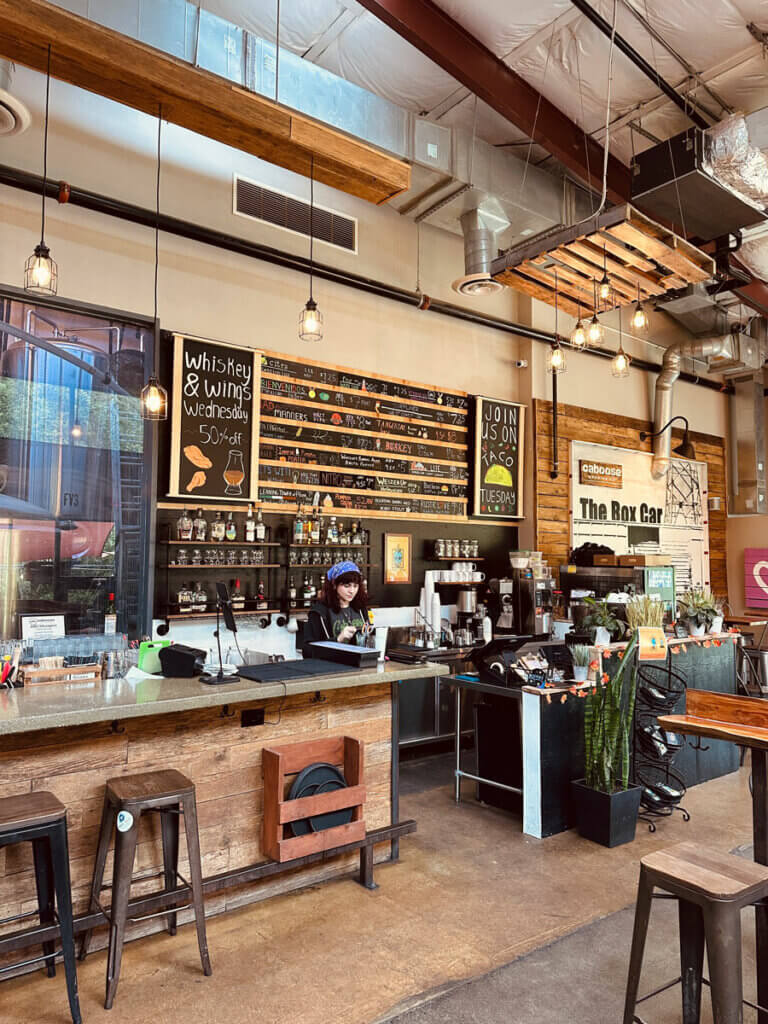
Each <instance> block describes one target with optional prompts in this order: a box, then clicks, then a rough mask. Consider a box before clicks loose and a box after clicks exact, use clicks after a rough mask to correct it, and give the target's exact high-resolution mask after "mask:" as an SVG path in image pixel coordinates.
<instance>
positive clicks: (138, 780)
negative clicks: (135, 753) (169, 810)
mask: <svg viewBox="0 0 768 1024" xmlns="http://www.w3.org/2000/svg"><path fill="white" fill-rule="evenodd" d="M194 791H195V786H194V783H193V782H191V781H190V780H189V779H188V778H187V777H186V775H182V774H181V772H177V771H176V770H175V769H174V768H168V769H166V770H165V771H157V772H142V773H140V774H138V775H121V776H119V777H118V778H115V779H108V780H107V794H108V795H111V796H112V798H113V799H114V801H115V802H116V803H119V804H123V805H125V804H135V803H140V804H143V805H144V806H149V805H150V804H151V803H152V801H154V800H168V799H176V800H178V799H179V798H180V797H181V796H182V795H183V794H184V793H194Z"/></svg>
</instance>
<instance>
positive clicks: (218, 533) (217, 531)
mask: <svg viewBox="0 0 768 1024" xmlns="http://www.w3.org/2000/svg"><path fill="white" fill-rule="evenodd" d="M226 532H227V527H226V524H225V522H224V519H223V517H222V515H221V512H217V513H216V518H215V519H214V521H213V523H212V524H211V540H217V541H222V540H224V537H225V536H226Z"/></svg>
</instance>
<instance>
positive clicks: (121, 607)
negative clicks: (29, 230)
mask: <svg viewBox="0 0 768 1024" xmlns="http://www.w3.org/2000/svg"><path fill="white" fill-rule="evenodd" d="M0 321H2V322H3V323H4V324H8V325H11V326H12V328H13V330H7V329H5V328H0V636H1V637H2V638H10V637H18V636H21V633H22V620H21V617H22V616H23V615H40V614H58V615H64V616H65V624H66V631H67V633H83V632H101V631H102V630H103V628H104V614H105V609H106V606H107V603H108V601H109V600H110V594H114V595H115V605H116V610H117V628H118V630H119V631H120V632H125V633H128V634H129V635H130V636H135V635H136V634H137V632H141V631H142V625H143V619H144V611H145V604H146V602H145V595H144V589H145V580H146V565H147V544H146V538H147V536H148V528H147V521H146V519H147V512H148V510H147V507H146V501H145V497H144V495H145V493H146V490H147V489H146V488H145V460H144V422H143V420H142V419H141V416H140V412H139V399H138V396H139V393H140V391H141V388H142V386H143V384H144V379H145V374H144V365H145V359H146V358H147V346H148V345H150V346H151V334H150V332H148V331H147V330H145V329H142V328H140V327H137V326H134V325H130V324H123V323H116V322H115V321H107V320H103V319H99V318H96V317H93V316H86V315H83V314H80V313H72V312H71V311H62V310H55V309H49V308H45V307H37V306H33V305H28V304H27V303H24V302H18V301H15V300H10V299H0ZM15 332H18V333H15ZM30 336H32V337H33V338H34V342H33V341H32V340H31V337H30Z"/></svg>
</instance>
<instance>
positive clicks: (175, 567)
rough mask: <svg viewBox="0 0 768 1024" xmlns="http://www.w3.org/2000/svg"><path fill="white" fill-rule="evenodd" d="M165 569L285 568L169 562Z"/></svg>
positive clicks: (273, 564)
mask: <svg viewBox="0 0 768 1024" xmlns="http://www.w3.org/2000/svg"><path fill="white" fill-rule="evenodd" d="M167 568H168V569H195V570H197V569H208V570H210V569H283V568H285V565H284V563H283V562H259V563H253V562H248V563H245V562H241V563H238V564H237V565H224V564H222V565H192V564H191V563H188V564H187V565H179V564H177V563H175V562H171V563H170V564H169V565H168V566H167ZM318 568H319V567H318Z"/></svg>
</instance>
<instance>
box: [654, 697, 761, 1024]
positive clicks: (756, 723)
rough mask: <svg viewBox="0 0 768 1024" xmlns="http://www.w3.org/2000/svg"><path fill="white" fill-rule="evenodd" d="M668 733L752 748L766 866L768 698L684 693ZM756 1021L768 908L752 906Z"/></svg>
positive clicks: (756, 830)
mask: <svg viewBox="0 0 768 1024" xmlns="http://www.w3.org/2000/svg"><path fill="white" fill-rule="evenodd" d="M659 725H660V726H661V727H662V728H663V729H669V731H670V732H681V733H685V734H686V735H689V736H708V737H710V738H712V739H717V740H730V741H731V742H732V743H737V744H738V745H739V746H742V747H749V748H750V750H751V751H752V834H753V844H754V859H755V860H756V861H757V862H758V864H766V865H768V701H765V700H761V699H760V698H759V697H735V696H731V695H727V694H721V693H710V692H709V691H706V690H688V691H687V692H686V714H684V715H663V716H661V717H660V718H659ZM755 925H756V936H757V941H756V953H757V955H756V965H757V1002H758V1004H759V1007H762V1009H759V1008H758V1009H759V1012H758V1016H757V1019H758V1024H768V907H766V906H764V905H762V904H761V905H758V906H756V907H755Z"/></svg>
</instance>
